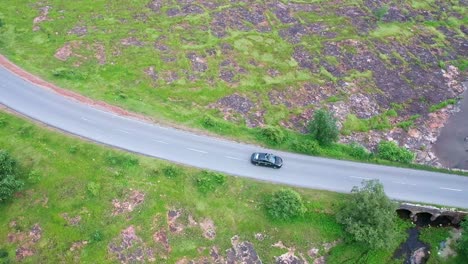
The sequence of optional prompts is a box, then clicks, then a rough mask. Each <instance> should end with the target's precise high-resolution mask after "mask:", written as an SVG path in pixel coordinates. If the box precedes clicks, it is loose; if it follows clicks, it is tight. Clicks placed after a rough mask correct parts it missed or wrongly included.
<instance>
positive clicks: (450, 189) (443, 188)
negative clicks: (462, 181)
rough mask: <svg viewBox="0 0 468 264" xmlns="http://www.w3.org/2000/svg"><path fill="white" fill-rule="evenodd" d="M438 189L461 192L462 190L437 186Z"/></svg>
mask: <svg viewBox="0 0 468 264" xmlns="http://www.w3.org/2000/svg"><path fill="white" fill-rule="evenodd" d="M439 189H442V190H448V191H454V192H461V191H462V190H460V189H452V188H446V187H439Z"/></svg>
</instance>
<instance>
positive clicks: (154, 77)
mask: <svg viewBox="0 0 468 264" xmlns="http://www.w3.org/2000/svg"><path fill="white" fill-rule="evenodd" d="M143 72H144V73H145V74H146V75H148V77H150V78H151V79H152V80H153V81H157V80H158V78H159V76H158V73H157V72H156V70H155V69H154V66H150V67H148V68H146V69H145V70H143Z"/></svg>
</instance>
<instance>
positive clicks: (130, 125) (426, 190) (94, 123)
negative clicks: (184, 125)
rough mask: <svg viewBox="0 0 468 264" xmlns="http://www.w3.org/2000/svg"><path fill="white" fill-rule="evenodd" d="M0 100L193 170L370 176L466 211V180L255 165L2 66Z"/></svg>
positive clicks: (350, 179)
mask: <svg viewBox="0 0 468 264" xmlns="http://www.w3.org/2000/svg"><path fill="white" fill-rule="evenodd" d="M0 103H1V104H3V105H5V106H7V107H9V108H11V109H13V110H15V111H17V112H19V113H21V114H23V115H26V116H28V117H30V118H32V119H35V120H38V121H40V122H43V123H45V124H48V125H50V126H53V127H56V128H59V129H61V130H64V131H66V132H69V133H72V134H75V135H79V136H82V137H85V138H88V139H90V140H93V141H96V142H100V143H104V144H107V145H111V146H115V147H118V148H122V149H126V150H130V151H133V152H138V153H142V154H145V155H149V156H153V157H157V158H162V159H166V160H170V161H175V162H178V163H183V164H187V165H191V166H195V167H199V168H206V169H211V170H216V171H221V172H225V173H228V174H233V175H238V176H243V177H249V178H255V179H258V180H265V181H270V182H275V183H283V184H288V185H295V186H301V187H306V188H313V189H324V190H331V191H337V192H349V191H350V190H351V188H352V187H353V186H356V185H360V183H361V181H362V180H363V179H373V178H376V179H379V180H380V181H381V182H382V183H383V184H384V186H385V192H386V193H387V195H388V196H389V197H391V198H393V199H397V200H404V201H414V202H424V203H431V204H441V205H446V206H454V207H461V208H468V177H461V176H456V175H448V174H442V173H434V172H427V171H418V170H411V169H402V168H394V167H387V166H379V165H372V164H363V163H356V162H349V161H340V160H332V159H325V158H317V157H310V156H304V155H298V154H292V153H286V152H280V151H271V152H273V153H277V154H279V155H280V156H282V157H283V160H284V166H283V168H282V169H280V170H274V169H270V168H263V167H255V166H252V165H251V164H250V162H249V158H250V154H251V153H252V152H254V151H259V150H265V149H262V148H260V147H256V146H252V145H246V144H241V143H236V142H231V141H227V140H220V139H216V138H211V137H207V136H201V135H195V134H193V133H189V132H185V131H181V130H177V129H173V128H167V127H161V126H158V125H154V124H149V123H145V122H142V121H139V120H135V119H128V118H124V117H121V116H117V115H115V114H113V113H110V112H105V111H102V110H98V109H96V108H93V107H91V106H88V105H85V104H82V103H79V102H77V101H74V100H71V99H69V98H66V97H63V96H60V95H58V94H56V93H55V92H53V91H51V90H49V89H45V88H41V87H37V86H35V85H33V84H31V83H29V82H27V81H25V80H23V79H22V78H20V77H18V76H17V75H15V74H12V73H11V72H9V71H7V70H6V69H4V68H2V67H0ZM267 151H269V150H267Z"/></svg>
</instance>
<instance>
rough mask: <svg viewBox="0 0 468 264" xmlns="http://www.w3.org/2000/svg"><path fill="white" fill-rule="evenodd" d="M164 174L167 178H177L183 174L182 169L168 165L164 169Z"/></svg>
mask: <svg viewBox="0 0 468 264" xmlns="http://www.w3.org/2000/svg"><path fill="white" fill-rule="evenodd" d="M162 172H163V174H164V175H165V176H166V177H167V178H175V177H177V176H179V175H180V174H182V169H181V168H179V167H176V166H172V165H168V166H165V167H164V168H163V169H162Z"/></svg>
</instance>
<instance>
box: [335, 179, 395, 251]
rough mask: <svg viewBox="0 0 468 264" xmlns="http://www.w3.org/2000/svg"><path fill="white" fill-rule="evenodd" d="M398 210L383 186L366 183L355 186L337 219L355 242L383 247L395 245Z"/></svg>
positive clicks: (371, 182)
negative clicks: (361, 185)
mask: <svg viewBox="0 0 468 264" xmlns="http://www.w3.org/2000/svg"><path fill="white" fill-rule="evenodd" d="M395 210H396V204H395V203H394V202H392V201H391V200H390V199H389V198H388V197H387V196H386V195H385V192H384V188H383V185H382V184H381V183H379V182H378V181H377V180H370V181H363V187H362V188H358V187H357V186H354V187H353V189H352V190H351V195H350V198H349V199H348V202H347V203H346V204H344V206H343V207H342V208H341V209H340V210H339V211H338V213H337V215H336V219H337V221H338V222H339V223H341V224H343V225H344V227H345V230H346V232H348V233H349V234H350V235H351V237H352V240H354V241H357V242H361V243H364V244H365V245H366V246H367V247H369V248H384V247H386V246H388V245H393V244H394V242H395V237H396V236H395V235H396V232H395V230H396V215H395Z"/></svg>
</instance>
